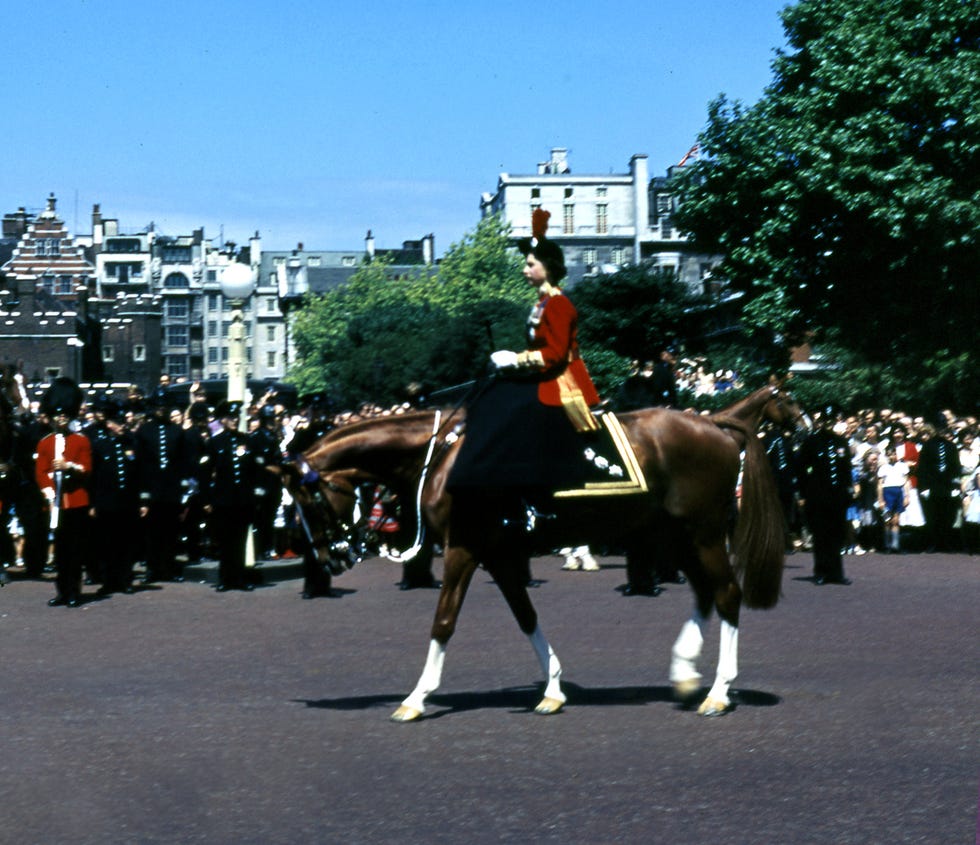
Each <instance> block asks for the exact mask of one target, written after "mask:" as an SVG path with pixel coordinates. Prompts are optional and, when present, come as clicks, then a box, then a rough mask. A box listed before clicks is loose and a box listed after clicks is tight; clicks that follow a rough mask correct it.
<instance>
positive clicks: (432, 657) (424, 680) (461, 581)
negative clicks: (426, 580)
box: [391, 547, 476, 722]
mask: <svg viewBox="0 0 980 845" xmlns="http://www.w3.org/2000/svg"><path fill="white" fill-rule="evenodd" d="M475 571H476V560H475V559H474V558H473V556H472V555H471V554H470V553H469V552H467V551H466V550H465V549H460V548H458V547H457V548H452V549H446V560H445V565H444V571H443V578H442V590H441V592H440V593H439V604H438V606H437V608H436V616H435V620H434V621H433V623H432V639H431V641H430V642H429V653H428V655H427V657H426V659H425V666H424V668H423V669H422V675H421V677H420V678H419V681H418V683H417V684H416V685H415V689H414V690H412V692H411V693H410V694H409V696H408V698H406V699H405V700H404V701H403V702H402V703H401V705H400V706H399V708H398V709H397V710H396V711H395V712H394V713H392V714H391V719H392V721H393V722H414V721H415V720H417V719H420V718H421V717H422V714H423V713H424V712H425V700H426V699H427V698H428V697H429V696H430V695H431V694H432V693H433V692H435V691H436V690H437V689H438V688H439V684H440V683H441V681H442V667H443V663H444V661H445V657H446V645H447V644H448V643H449V639H450V637H452V635H453V632H454V631H455V630H456V620H457V619H458V618H459V611H460V608H461V607H462V606H463V599H464V598H465V597H466V591H467V589H468V588H469V585H470V581H471V580H472V578H473V573H474V572H475Z"/></svg>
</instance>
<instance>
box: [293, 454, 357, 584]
mask: <svg viewBox="0 0 980 845" xmlns="http://www.w3.org/2000/svg"><path fill="white" fill-rule="evenodd" d="M300 461H302V463H301V464H298V466H299V469H300V471H301V472H302V473H303V478H302V480H301V482H300V489H301V490H303V491H304V492H305V493H306V495H307V496H308V497H309V499H310V504H311V505H313V506H314V507H313V508H311V509H312V510H313V512H314V513H315V514H316V515H317V517H318V521H319V525H318V526H317V527H318V528H319V529H320V533H321V535H322V537H323V538H324V539H325V540H326V544H327V566H328V567H329V569H330V572H331V574H332V575H342V574H343V573H344V572H346V571H347V570H348V569H353V568H354V567H355V566H356V565H357V564H358V563H360V562H361V561H362V560H363V559H364V554H365V553H366V548H365V545H364V542H363V540H362V538H361V536H360V530H359V526H358V524H357V523H351V524H348V523H347V522H345V521H344V520H343V519H341V518H340V515H339V514H338V513H337V511H336V509H335V508H334V507H333V505H331V503H330V501H329V500H328V499H327V497H326V496H325V495H324V492H323V490H322V489H321V488H322V487H326V489H327V490H328V491H329V492H331V493H337V494H338V495H342V496H345V497H349V498H350V499H351V500H353V501H354V502H356V500H357V491H356V490H355V489H354V487H353V485H350V486H347V487H344V486H342V485H340V484H339V483H338V482H337V481H335V480H334V479H333V478H330V477H329V476H328V477H327V478H326V479H324V477H323V476H322V475H320V473H319V472H317V471H316V470H314V469H312V468H311V467H310V466H309V464H307V463H306V461H305V460H303V459H302V458H300ZM311 476H315V479H314V478H311ZM294 499H295V503H296V515H297V517H298V518H299V521H300V525H301V526H302V528H303V533H304V534H305V535H306V539H307V542H309V544H310V550H311V553H313V554H316V550H317V537H316V536H314V530H313V528H311V526H310V521H309V519H308V516H307V513H306V512H305V511H304V509H303V508H304V505H303V503H302V502H301V501H300V500H299V498H295V497H294ZM352 509H353V506H352Z"/></svg>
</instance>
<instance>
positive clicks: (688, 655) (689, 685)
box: [671, 543, 742, 716]
mask: <svg viewBox="0 0 980 845" xmlns="http://www.w3.org/2000/svg"><path fill="white" fill-rule="evenodd" d="M698 558H699V562H700V564H701V565H700V567H698V566H697V565H695V566H692V567H691V568H690V570H689V578H690V581H691V586H692V587H693V588H694V591H695V594H696V596H697V607H696V609H695V613H694V615H693V617H692V618H691V620H689V621H688V622H687V623H686V624H685V626H684V628H683V629H681V634H680V636H679V637H678V638H677V642H676V643H675V644H674V652H673V660H672V661H671V681H673V683H674V689H675V690H676V691H677V692H678V694H679V695H681V697H690V696H691V695H693V694H694V693H695V692H696V691H697V689H698V688H699V685H698V680H699V679H700V677H701V676H700V675H699V674H698V672H697V669H696V668H695V663H696V660H697V658H698V656H700V653H701V646H702V644H703V642H704V636H703V634H704V625H705V623H706V621H707V619H708V616H709V614H710V612H711V607H712V606H714V607H716V608H717V609H718V615H719V617H720V618H721V632H720V637H719V644H718V667H717V670H716V672H715V680H714V683H713V684H712V686H711V689H710V690H709V691H708V696H707V698H705V700H704V701H703V702H702V703H701V706H700V707H699V708H698V713H700V714H701V715H702V716H720V715H723V714H724V713H727V712H728V711H729V710H730V709H731V700H730V699H729V697H728V690H729V688H730V687H731V685H732V682H733V681H734V680H735V678H736V677H737V676H738V617H739V608H740V607H741V603H742V591H741V589H740V588H739V586H738V583H737V582H736V580H735V575H734V573H733V572H732V569H731V565H730V563H729V560H728V553H727V551H726V549H725V545H724V543H717V544H713V545H710V546H701V547H699V548H698Z"/></svg>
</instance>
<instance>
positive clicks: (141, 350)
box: [133, 343, 146, 361]
mask: <svg viewBox="0 0 980 845" xmlns="http://www.w3.org/2000/svg"><path fill="white" fill-rule="evenodd" d="M133 360H134V361H145V360H146V347H145V346H144V345H143V344H142V343H137V344H136V345H135V346H134V347H133Z"/></svg>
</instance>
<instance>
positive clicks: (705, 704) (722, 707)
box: [698, 698, 732, 716]
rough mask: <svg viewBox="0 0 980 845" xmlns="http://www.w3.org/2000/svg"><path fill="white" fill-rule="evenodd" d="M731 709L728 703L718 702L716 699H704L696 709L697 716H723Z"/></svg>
mask: <svg viewBox="0 0 980 845" xmlns="http://www.w3.org/2000/svg"><path fill="white" fill-rule="evenodd" d="M731 709H732V705H731V703H729V702H725V701H719V700H718V699H717V698H706V699H705V700H704V701H702V702H701V706H700V707H699V708H698V715H699V716H724V715H725V714H726V713H728V712H729V711H730V710H731Z"/></svg>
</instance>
